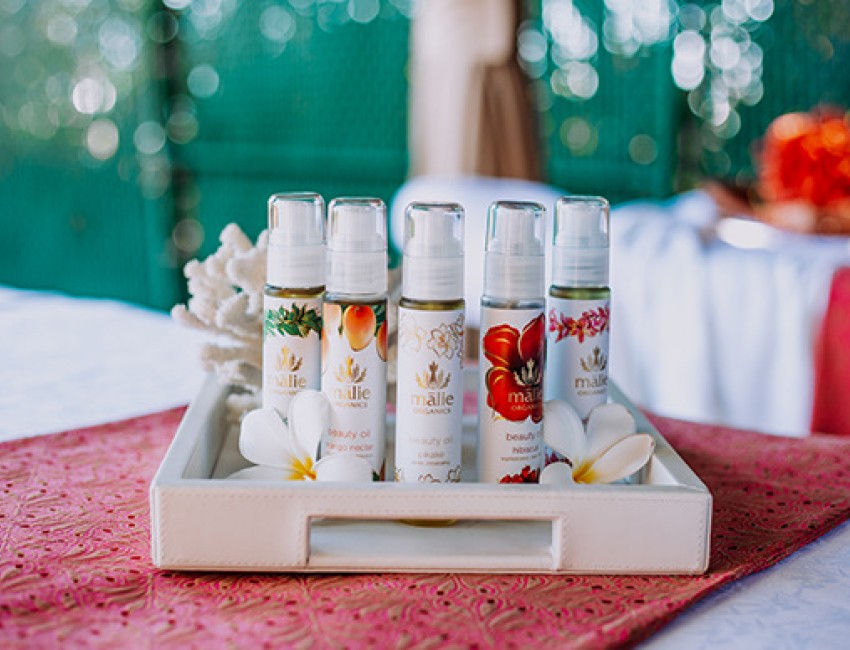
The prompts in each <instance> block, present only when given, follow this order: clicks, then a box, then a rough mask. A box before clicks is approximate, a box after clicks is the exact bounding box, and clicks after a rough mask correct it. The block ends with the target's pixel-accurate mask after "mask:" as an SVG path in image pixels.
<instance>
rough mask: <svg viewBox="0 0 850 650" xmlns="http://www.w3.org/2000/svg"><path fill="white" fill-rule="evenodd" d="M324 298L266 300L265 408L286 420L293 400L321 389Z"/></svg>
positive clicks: (264, 341) (264, 322)
mask: <svg viewBox="0 0 850 650" xmlns="http://www.w3.org/2000/svg"><path fill="white" fill-rule="evenodd" d="M321 310H322V298H321V296H317V297H312V298H291V297H290V298H280V297H277V296H265V301H264V304H263V311H264V313H265V318H264V319H263V406H265V407H273V408H276V409H277V410H278V411H279V412H280V414H281V415H282V416H283V417H287V415H288V411H289V403H290V402H291V401H292V398H293V397H294V396H295V395H296V394H297V393H298V392H299V391H301V390H304V389H305V388H312V389H318V388H319V387H320V384H321V372H322V359H321V357H322V349H321V340H320V337H321V334H322V316H321Z"/></svg>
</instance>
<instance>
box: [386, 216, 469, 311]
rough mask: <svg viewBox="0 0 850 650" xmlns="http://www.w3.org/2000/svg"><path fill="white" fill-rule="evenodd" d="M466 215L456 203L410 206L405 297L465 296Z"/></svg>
mask: <svg viewBox="0 0 850 650" xmlns="http://www.w3.org/2000/svg"><path fill="white" fill-rule="evenodd" d="M463 214H464V213H463V208H462V207H461V206H460V205H458V204H457V203H411V204H410V205H408V206H407V209H406V210H405V224H404V277H403V279H402V292H401V295H402V296H403V297H405V298H408V299H409V300H423V301H425V300H437V301H447V300H462V299H463Z"/></svg>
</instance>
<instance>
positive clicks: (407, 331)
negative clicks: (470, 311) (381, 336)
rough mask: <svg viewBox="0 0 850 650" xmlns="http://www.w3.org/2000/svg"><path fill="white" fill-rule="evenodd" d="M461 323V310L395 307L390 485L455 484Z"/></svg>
mask: <svg viewBox="0 0 850 650" xmlns="http://www.w3.org/2000/svg"><path fill="white" fill-rule="evenodd" d="M463 319H464V312H463V310H462V309H457V310H447V311H431V310H419V309H407V308H405V307H400V308H399V321H398V379H397V392H396V436H395V480H396V481H401V482H410V483H415V482H422V483H457V482H459V481H460V480H461V447H462V444H461V436H462V433H463Z"/></svg>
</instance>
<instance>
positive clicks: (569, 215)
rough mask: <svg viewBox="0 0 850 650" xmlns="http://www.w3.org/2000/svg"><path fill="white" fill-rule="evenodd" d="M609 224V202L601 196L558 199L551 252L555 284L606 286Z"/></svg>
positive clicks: (565, 285)
mask: <svg viewBox="0 0 850 650" xmlns="http://www.w3.org/2000/svg"><path fill="white" fill-rule="evenodd" d="M608 224H609V206H608V201H606V200H605V199H604V198H602V197H601V196H565V197H563V198H560V199H558V202H557V203H556V204H555V232H554V238H553V254H552V258H553V259H552V283H553V284H554V285H555V286H559V287H604V286H607V284H608V249H609V239H608Z"/></svg>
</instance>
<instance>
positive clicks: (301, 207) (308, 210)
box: [266, 192, 325, 289]
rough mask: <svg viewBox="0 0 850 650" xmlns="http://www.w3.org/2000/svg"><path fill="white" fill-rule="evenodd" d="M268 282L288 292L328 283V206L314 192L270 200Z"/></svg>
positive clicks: (297, 193) (276, 197)
mask: <svg viewBox="0 0 850 650" xmlns="http://www.w3.org/2000/svg"><path fill="white" fill-rule="evenodd" d="M268 207H269V250H268V258H267V267H266V282H267V283H268V284H269V285H271V286H274V287H280V288H286V289H309V288H314V287H321V286H322V285H324V283H325V202H324V199H322V197H321V196H320V195H319V194H315V193H313V192H292V193H286V194H273V195H272V196H271V197H269V204H268Z"/></svg>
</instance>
